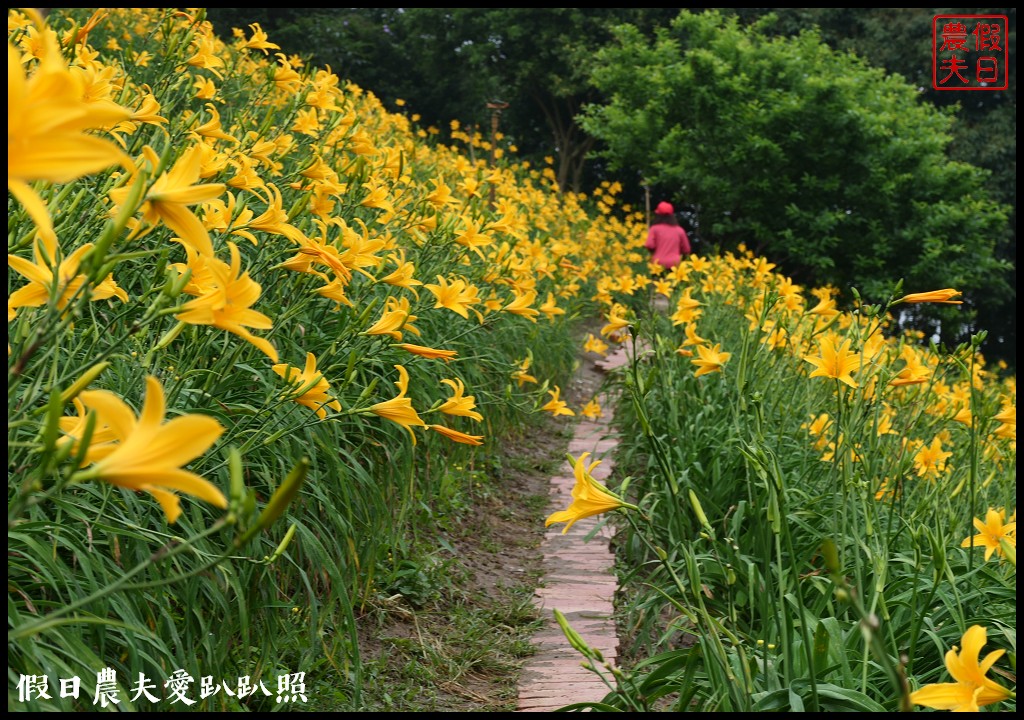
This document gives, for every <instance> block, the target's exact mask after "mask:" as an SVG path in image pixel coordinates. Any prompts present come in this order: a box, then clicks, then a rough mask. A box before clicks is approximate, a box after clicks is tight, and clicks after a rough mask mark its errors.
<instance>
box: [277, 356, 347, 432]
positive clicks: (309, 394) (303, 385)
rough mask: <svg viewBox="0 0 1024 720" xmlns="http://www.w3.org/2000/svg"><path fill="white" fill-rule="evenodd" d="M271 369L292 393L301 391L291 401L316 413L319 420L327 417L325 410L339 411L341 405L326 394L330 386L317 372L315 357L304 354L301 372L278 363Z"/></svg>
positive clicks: (290, 366)
mask: <svg viewBox="0 0 1024 720" xmlns="http://www.w3.org/2000/svg"><path fill="white" fill-rule="evenodd" d="M271 369H272V370H273V371H274V372H275V373H277V374H278V375H280V376H281V377H283V378H284V379H285V382H287V383H289V384H290V385H292V386H293V387H292V392H293V393H298V391H300V390H301V391H302V392H301V393H299V394H293V397H292V399H293V400H294V401H295V402H297V403H298V404H299V405H304V406H306V407H308V408H309V409H310V410H313V411H314V412H316V416H317V417H318V418H320V419H321V420H323V419H324V418H326V417H327V408H331V409H332V410H334V411H335V412H337V411H340V410H341V403H340V402H338V400H337V399H336V398H332V397H331V396H330V395H328V394H327V393H328V391H329V390H330V389H331V386H330V384H329V383H328V382H327V379H326V378H325V377H324V376H323V375H322V374H321V373H319V372H317V369H316V356H315V355H314V354H313V353H306V366H305V368H303V369H302V370H299V369H298V368H297V367H294V366H292V365H288V364H286V363H279V364H277V365H274V366H273V368H271Z"/></svg>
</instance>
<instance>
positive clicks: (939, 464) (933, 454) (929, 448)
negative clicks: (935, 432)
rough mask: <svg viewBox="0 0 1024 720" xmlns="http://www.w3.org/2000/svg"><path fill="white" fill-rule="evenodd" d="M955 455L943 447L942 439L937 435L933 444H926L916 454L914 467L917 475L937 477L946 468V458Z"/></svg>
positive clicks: (932, 478) (930, 477)
mask: <svg viewBox="0 0 1024 720" xmlns="http://www.w3.org/2000/svg"><path fill="white" fill-rule="evenodd" d="M951 457H953V453H951V452H947V451H945V450H943V449H942V440H941V439H940V438H939V437H935V438H934V439H933V440H932V444H931V445H924V446H922V447H921V449H920V450H918V451H917V454H915V455H914V468H915V469H916V470H917V476H918V477H923V478H929V479H931V480H934V479H936V478H937V477H938V476H939V475H941V474H942V473H943V472H945V470H946V460H948V459H949V458H951Z"/></svg>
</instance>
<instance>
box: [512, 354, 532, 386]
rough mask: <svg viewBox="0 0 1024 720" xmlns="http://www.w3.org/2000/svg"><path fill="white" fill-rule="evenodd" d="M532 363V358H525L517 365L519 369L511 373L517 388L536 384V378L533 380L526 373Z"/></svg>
mask: <svg viewBox="0 0 1024 720" xmlns="http://www.w3.org/2000/svg"><path fill="white" fill-rule="evenodd" d="M532 362H533V358H531V357H527V358H526V359H525V360H523V361H522V362H521V363H519V367H518V368H517V369H516V370H514V371H513V372H512V379H513V380H515V381H516V384H517V385H518V386H519V387H522V386H523V385H525V384H526V383H534V384H536V383H537V378H535V377H534V376H533V375H529V374H527V372H526V371H527V370H529V369H530V364H531V363H532Z"/></svg>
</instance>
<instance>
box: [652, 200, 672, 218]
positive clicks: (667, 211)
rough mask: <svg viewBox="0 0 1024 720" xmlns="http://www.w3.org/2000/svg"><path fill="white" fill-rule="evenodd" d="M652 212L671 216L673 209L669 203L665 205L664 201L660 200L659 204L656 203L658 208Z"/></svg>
mask: <svg viewBox="0 0 1024 720" xmlns="http://www.w3.org/2000/svg"><path fill="white" fill-rule="evenodd" d="M654 212H655V214H657V215H671V214H672V213H674V212H675V209H674V208H673V207H672V205H671V204H670V203H667V202H665V201H664V200H662V201H661V202H660V203H658V207H656V208H654Z"/></svg>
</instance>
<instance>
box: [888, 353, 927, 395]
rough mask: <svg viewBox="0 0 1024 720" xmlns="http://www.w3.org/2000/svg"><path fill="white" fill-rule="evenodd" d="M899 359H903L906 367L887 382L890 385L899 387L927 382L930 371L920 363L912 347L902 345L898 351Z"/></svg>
mask: <svg viewBox="0 0 1024 720" xmlns="http://www.w3.org/2000/svg"><path fill="white" fill-rule="evenodd" d="M900 357H902V358H903V360H904V361H905V363H906V365H905V366H904V367H903V369H902V370H900V371H899V373H897V375H896V377H894V378H893V379H892V380H890V381H889V384H890V385H892V386H894V387H899V386H900V385H918V384H920V383H924V382H927V381H928V378H929V377H930V376H931V372H932V371H931V369H930V368H929V367H928V366H927V365H925V364H923V363H922V362H921V359H920V357H918V354H917V351H916V350H914V347H913V346H912V345H904V346H903V349H902V350H901V351H900Z"/></svg>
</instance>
